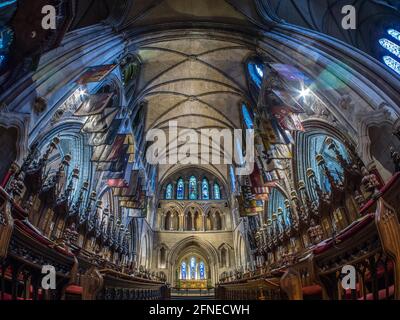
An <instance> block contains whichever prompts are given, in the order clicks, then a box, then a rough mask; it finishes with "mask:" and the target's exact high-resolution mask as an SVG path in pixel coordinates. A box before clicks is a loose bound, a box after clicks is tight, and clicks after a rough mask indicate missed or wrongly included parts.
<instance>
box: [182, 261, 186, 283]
mask: <svg viewBox="0 0 400 320" xmlns="http://www.w3.org/2000/svg"><path fill="white" fill-rule="evenodd" d="M186 276H187V273H186V262H185V261H183V262H182V264H181V279H182V280H185V279H186Z"/></svg>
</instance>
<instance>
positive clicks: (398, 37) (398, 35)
mask: <svg viewBox="0 0 400 320" xmlns="http://www.w3.org/2000/svg"><path fill="white" fill-rule="evenodd" d="M388 34H390V35H391V36H392V37H393V38H395V39H396V40H398V41H400V32H399V31H397V30H394V29H389V30H388Z"/></svg>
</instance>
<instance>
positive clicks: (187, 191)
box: [184, 180, 189, 200]
mask: <svg viewBox="0 0 400 320" xmlns="http://www.w3.org/2000/svg"><path fill="white" fill-rule="evenodd" d="M184 183H185V192H184V194H185V200H186V199H189V182H188V181H187V180H185V182H184Z"/></svg>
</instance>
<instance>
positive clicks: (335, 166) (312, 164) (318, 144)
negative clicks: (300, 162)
mask: <svg viewBox="0 0 400 320" xmlns="http://www.w3.org/2000/svg"><path fill="white" fill-rule="evenodd" d="M328 138H329V139H330V140H332V142H333V143H334V144H335V145H336V148H337V149H338V150H339V152H340V153H341V154H342V155H343V157H344V158H347V157H348V155H347V151H346V148H345V146H344V145H343V144H342V143H341V142H339V141H338V140H336V139H334V138H331V137H328V136H326V135H324V134H317V135H314V136H312V137H311V138H310V140H309V165H308V166H307V168H311V169H313V171H314V172H315V176H316V178H317V182H318V184H319V185H320V187H321V188H322V190H323V191H325V192H330V191H331V186H330V184H329V180H328V178H327V177H326V175H325V174H324V172H323V169H322V168H321V167H320V166H318V163H317V160H316V156H317V155H322V157H323V158H324V160H325V162H326V165H327V167H328V169H329V171H330V173H331V175H332V176H333V178H334V179H335V181H336V182H341V181H342V180H343V168H342V167H341V165H340V163H339V162H338V160H337V159H336V156H335V153H334V151H333V150H331V149H330V148H329V140H328Z"/></svg>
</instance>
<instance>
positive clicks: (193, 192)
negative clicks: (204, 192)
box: [189, 176, 197, 200]
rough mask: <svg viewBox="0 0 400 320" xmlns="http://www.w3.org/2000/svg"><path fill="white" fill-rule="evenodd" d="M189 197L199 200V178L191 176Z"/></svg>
mask: <svg viewBox="0 0 400 320" xmlns="http://www.w3.org/2000/svg"><path fill="white" fill-rule="evenodd" d="M189 199H190V200H197V179H196V177H195V176H191V177H190V179H189Z"/></svg>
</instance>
